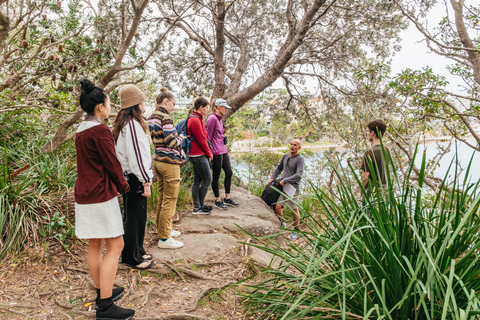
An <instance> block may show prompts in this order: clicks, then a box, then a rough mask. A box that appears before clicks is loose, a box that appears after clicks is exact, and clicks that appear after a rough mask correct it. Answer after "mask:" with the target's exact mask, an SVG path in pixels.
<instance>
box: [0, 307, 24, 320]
mask: <svg viewBox="0 0 480 320" xmlns="http://www.w3.org/2000/svg"><path fill="white" fill-rule="evenodd" d="M0 310H5V311H8V312H11V313H15V314H19V315H22V316H24V317H27V319H30V318H31V317H32V316H31V315H29V314H26V313H23V312H20V311H16V310H13V309H10V308H4V307H0Z"/></svg>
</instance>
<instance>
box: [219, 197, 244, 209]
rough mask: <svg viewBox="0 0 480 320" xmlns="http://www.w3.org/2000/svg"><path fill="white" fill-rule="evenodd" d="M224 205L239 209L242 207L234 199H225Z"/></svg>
mask: <svg viewBox="0 0 480 320" xmlns="http://www.w3.org/2000/svg"><path fill="white" fill-rule="evenodd" d="M223 203H225V204H226V205H227V206H230V207H238V206H239V205H240V203H238V202H236V201H235V200H233V199H232V198H230V199H223Z"/></svg>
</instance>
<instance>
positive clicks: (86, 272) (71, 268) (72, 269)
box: [65, 267, 89, 274]
mask: <svg viewBox="0 0 480 320" xmlns="http://www.w3.org/2000/svg"><path fill="white" fill-rule="evenodd" d="M65 269H67V270H70V271H74V272H81V273H85V274H89V271H88V270H83V269H78V268H73V267H66V268H65Z"/></svg>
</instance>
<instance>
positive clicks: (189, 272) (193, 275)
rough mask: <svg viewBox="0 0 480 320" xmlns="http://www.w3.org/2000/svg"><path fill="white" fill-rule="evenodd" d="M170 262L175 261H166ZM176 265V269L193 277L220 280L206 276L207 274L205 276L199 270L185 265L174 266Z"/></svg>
mask: <svg viewBox="0 0 480 320" xmlns="http://www.w3.org/2000/svg"><path fill="white" fill-rule="evenodd" d="M168 263H170V264H172V265H173V263H172V262H171V261H167V263H166V265H167V266H168ZM174 267H175V269H178V270H180V271H182V272H183V273H185V274H188V275H189V276H190V277H193V278H197V279H201V280H214V281H216V280H218V279H215V278H211V277H206V276H204V275H202V274H200V273H198V272H195V271H193V270H190V269H187V268H183V267H180V266H174ZM182 279H183V277H182Z"/></svg>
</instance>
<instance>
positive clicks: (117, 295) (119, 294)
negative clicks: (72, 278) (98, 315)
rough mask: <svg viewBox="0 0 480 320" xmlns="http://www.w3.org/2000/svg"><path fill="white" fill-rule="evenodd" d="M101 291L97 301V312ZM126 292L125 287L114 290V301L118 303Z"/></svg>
mask: <svg viewBox="0 0 480 320" xmlns="http://www.w3.org/2000/svg"><path fill="white" fill-rule="evenodd" d="M99 292H100V291H99V290H98V291H97V299H95V310H98V305H99V302H100V296H99ZM124 292H125V288H124V287H117V288H113V290H112V301H117V300H118V299H120V298H121V297H122V296H123V293H124Z"/></svg>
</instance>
